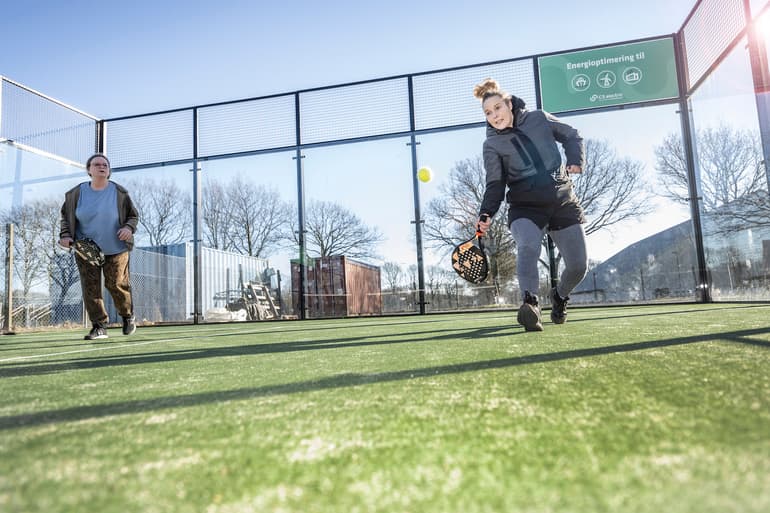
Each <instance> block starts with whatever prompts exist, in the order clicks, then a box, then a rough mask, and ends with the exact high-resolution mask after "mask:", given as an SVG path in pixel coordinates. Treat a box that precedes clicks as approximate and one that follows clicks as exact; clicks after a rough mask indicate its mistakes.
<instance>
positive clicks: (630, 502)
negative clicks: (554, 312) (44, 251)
mask: <svg viewBox="0 0 770 513" xmlns="http://www.w3.org/2000/svg"><path fill="white" fill-rule="evenodd" d="M768 314H770V305H746V304H732V305H725V304H712V305H673V306H672V305H662V306H643V307H642V306H640V307H634V308H606V309H595V308H591V309H573V310H571V311H570V317H569V322H568V323H567V324H565V325H563V326H554V325H552V324H550V323H546V331H544V332H542V333H524V331H523V329H522V328H521V327H519V326H516V325H515V323H514V321H513V319H514V318H515V313H511V312H491V313H474V314H457V315H431V316H419V317H395V318H366V319H341V320H326V321H303V322H283V323H273V322H271V323H249V324H237V325H211V326H197V327H162V328H160V327H159V328H144V329H142V328H140V329H139V331H138V332H137V333H136V335H134V336H132V337H122V336H120V335H118V332H119V330H110V336H111V337H112V338H110V339H109V340H108V341H107V342H103V343H99V344H96V343H93V342H87V341H81V340H79V338H81V337H82V333H80V332H74V331H72V332H67V331H63V332H62V331H60V332H48V333H30V334H23V335H17V336H15V337H7V338H2V339H0V350H1V351H0V387H2V394H0V510H2V511H9V512H16V511H19V512H21V511H24V512H36V511H41V512H42V511H46V512H56V511H78V512H82V511H99V512H112V511H116V512H117V511H120V512H126V511H142V512H154V511H158V512H161V511H163V512H167V511H179V512H184V511H191V512H192V511H206V512H242V511H247V512H248V511H255V512H264V511H286V512H294V511H296V512H354V511H361V512H365V511H394V512H395V511H404V512H407V511H409V512H449V511H457V512H492V511H501V512H502V511H506V512H508V511H526V512H600V511H608V512H609V511H613V512H617V511H623V512H653V511H654V512H659V511H667V512H710V511H713V512H717V511H718V512H728V511H735V512H739V511H740V512H755V511H756V512H760V511H768V510H770V492H769V491H768V490H770V435H768V433H770V430H768V425H770V423H769V422H768V421H769V420H770V378H769V377H768V373H767V372H766V370H767V368H768V363H770V353H769V352H768V351H770V323H768V318H770V316H769V315H768ZM41 355H43V356H41Z"/></svg>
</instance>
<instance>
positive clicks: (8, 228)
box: [2, 223, 14, 335]
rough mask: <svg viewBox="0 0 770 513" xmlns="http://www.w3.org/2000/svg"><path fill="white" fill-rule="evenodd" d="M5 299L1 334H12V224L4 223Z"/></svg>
mask: <svg viewBox="0 0 770 513" xmlns="http://www.w3.org/2000/svg"><path fill="white" fill-rule="evenodd" d="M5 234H6V244H5V301H4V302H3V332H2V334H3V335H13V334H14V333H13V224H12V223H8V224H6V225H5Z"/></svg>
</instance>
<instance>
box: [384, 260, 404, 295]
mask: <svg viewBox="0 0 770 513" xmlns="http://www.w3.org/2000/svg"><path fill="white" fill-rule="evenodd" d="M382 276H383V278H384V280H385V284H386V286H387V290H390V291H393V292H395V291H396V290H397V289H398V286H399V283H400V282H401V266H400V265H398V263H397V262H385V263H384V264H383V265H382Z"/></svg>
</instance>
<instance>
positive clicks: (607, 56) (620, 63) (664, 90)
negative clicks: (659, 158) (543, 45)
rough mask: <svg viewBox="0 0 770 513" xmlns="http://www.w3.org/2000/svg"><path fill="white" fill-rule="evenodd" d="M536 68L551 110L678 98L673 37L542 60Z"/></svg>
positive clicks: (544, 105) (544, 107)
mask: <svg viewBox="0 0 770 513" xmlns="http://www.w3.org/2000/svg"><path fill="white" fill-rule="evenodd" d="M538 67H539V73H540V92H541V98H542V102H543V109H544V110H547V111H549V112H566V111H574V110H581V109H593V108H598V107H607V106H613V105H623V104H628V103H639V102H647V101H655V100H662V99H672V98H678V96H679V87H678V84H677V78H676V77H677V73H676V59H675V56H674V44H673V40H672V39H671V38H664V39H656V40H652V41H645V42H641V43H630V44H626V45H617V46H609V47H605V48H599V49H594V50H583V51H579V52H570V53H564V54H559V55H550V56H546V57H540V58H539V59H538Z"/></svg>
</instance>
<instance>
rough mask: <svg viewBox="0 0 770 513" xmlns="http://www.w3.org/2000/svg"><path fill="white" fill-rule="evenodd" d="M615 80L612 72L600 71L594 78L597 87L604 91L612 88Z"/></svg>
mask: <svg viewBox="0 0 770 513" xmlns="http://www.w3.org/2000/svg"><path fill="white" fill-rule="evenodd" d="M615 80H616V78H615V73H613V72H612V71H602V72H601V73H599V74H598V75H597V76H596V82H597V83H598V84H599V87H603V88H604V89H607V88H608V87H612V86H614V85H615Z"/></svg>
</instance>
